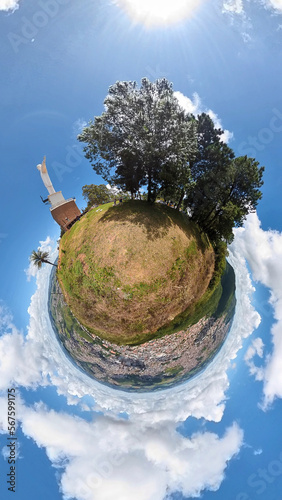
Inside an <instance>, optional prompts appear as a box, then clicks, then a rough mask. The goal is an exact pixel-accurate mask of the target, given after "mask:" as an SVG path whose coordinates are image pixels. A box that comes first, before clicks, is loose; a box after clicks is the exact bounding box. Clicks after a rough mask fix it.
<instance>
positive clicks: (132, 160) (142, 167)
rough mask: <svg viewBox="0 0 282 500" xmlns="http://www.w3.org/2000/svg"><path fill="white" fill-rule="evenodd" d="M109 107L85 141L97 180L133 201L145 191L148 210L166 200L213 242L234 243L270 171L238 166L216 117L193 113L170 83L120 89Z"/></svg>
mask: <svg viewBox="0 0 282 500" xmlns="http://www.w3.org/2000/svg"><path fill="white" fill-rule="evenodd" d="M104 105H105V111H104V112H103V113H102V114H101V116H97V117H95V118H94V121H90V123H89V125H88V126H87V127H85V128H84V129H83V131H82V133H81V134H80V135H79V136H78V139H79V141H81V142H84V143H85V144H86V145H85V147H84V152H85V156H86V158H88V159H89V160H90V161H91V164H92V166H93V169H94V170H95V172H96V173H97V174H99V175H101V176H102V178H103V179H104V180H106V181H107V182H108V183H110V184H115V185H116V186H118V187H119V188H121V189H124V190H126V191H130V192H131V194H132V196H133V195H134V193H136V192H138V191H139V190H140V188H141V187H144V186H146V187H147V191H148V201H149V202H151V201H154V200H155V199H156V196H157V195H158V194H159V193H162V195H163V196H164V197H165V198H168V199H170V200H172V201H173V202H174V203H176V204H177V207H178V208H179V207H180V206H183V207H185V208H187V209H189V213H190V215H191V217H192V219H193V220H195V222H197V223H198V225H199V227H200V228H201V229H202V230H203V231H205V232H206V233H207V234H208V236H209V237H210V239H211V240H212V241H215V242H217V241H220V240H221V239H222V238H223V239H225V240H226V241H231V240H232V228H233V227H234V226H240V225H242V224H243V221H244V219H245V217H246V215H247V214H248V213H249V212H250V211H252V210H254V209H255V207H256V206H257V203H258V200H259V199H260V198H261V196H262V193H261V191H260V189H259V188H260V187H261V186H262V184H263V181H262V175H263V171H264V167H259V163H258V162H257V161H256V160H255V159H254V158H248V157H247V156H242V157H237V158H236V157H235V154H234V152H233V150H232V149H231V148H230V147H229V146H227V144H225V143H224V141H223V140H222V134H223V131H222V130H221V129H220V128H216V127H215V125H214V123H213V121H212V119H211V118H210V116H208V115H207V114H205V113H202V114H200V115H198V116H197V117H194V116H193V115H192V114H189V113H186V112H185V111H184V110H183V109H182V108H181V107H180V105H179V102H178V100H177V98H176V97H175V94H174V91H173V87H172V84H171V83H170V82H168V81H167V80H166V79H165V78H163V79H159V80H156V81H155V82H150V81H149V80H148V79H147V78H143V79H142V81H141V85H140V87H138V86H137V83H136V82H131V81H129V82H116V83H115V84H114V85H112V86H111V87H110V88H109V93H108V95H107V97H106V99H105V101H104Z"/></svg>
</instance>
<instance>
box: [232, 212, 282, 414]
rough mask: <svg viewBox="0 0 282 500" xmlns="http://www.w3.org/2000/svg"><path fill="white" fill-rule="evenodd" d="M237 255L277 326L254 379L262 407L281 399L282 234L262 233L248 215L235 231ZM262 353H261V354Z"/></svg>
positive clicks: (273, 330) (273, 329)
mask: <svg viewBox="0 0 282 500" xmlns="http://www.w3.org/2000/svg"><path fill="white" fill-rule="evenodd" d="M236 244H237V248H238V251H240V252H241V254H242V255H244V257H245V258H246V259H247V260H248V262H249V264H250V266H251V269H252V272H253V277H254V279H255V280H257V281H259V282H260V283H262V284H263V285H265V286H266V287H267V288H269V289H270V299H269V302H270V304H271V306H272V307H273V311H274V319H275V320H276V322H275V323H274V324H273V326H272V329H271V334H272V343H273V350H272V353H271V355H269V356H268V357H267V358H266V364H265V367H264V370H263V371H262V370H261V369H258V371H255V368H254V365H253V370H254V375H255V376H256V377H259V379H260V378H261V377H262V378H263V382H264V388H263V392H264V402H263V407H264V408H267V407H268V406H269V405H270V404H271V403H272V402H273V400H274V399H275V397H279V398H282V365H281V359H282V336H281V329H282V286H281V283H282V233H279V232H277V231H272V230H269V231H264V230H263V229H262V228H261V224H260V221H259V219H258V216H257V214H256V213H253V214H250V215H249V216H248V218H247V221H246V223H245V227H244V228H239V229H237V230H236ZM260 352H261V351H260Z"/></svg>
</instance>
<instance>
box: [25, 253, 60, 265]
mask: <svg viewBox="0 0 282 500" xmlns="http://www.w3.org/2000/svg"><path fill="white" fill-rule="evenodd" d="M48 257H49V253H48V252H42V250H39V249H38V250H37V251H36V250H32V254H31V256H30V261H31V262H33V264H34V265H35V266H37V267H38V269H41V266H42V264H43V263H44V264H51V266H55V267H57V264H53V263H52V262H50V261H49V260H48Z"/></svg>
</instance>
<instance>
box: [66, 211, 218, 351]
mask: <svg viewBox="0 0 282 500" xmlns="http://www.w3.org/2000/svg"><path fill="white" fill-rule="evenodd" d="M214 266H215V255H214V251H213V248H212V246H211V245H210V243H209V241H208V240H207V238H206V237H205V235H203V234H202V235H201V234H200V233H199V231H198V229H197V227H196V226H195V225H194V224H193V223H191V221H189V219H188V217H187V216H185V215H184V214H182V213H179V212H178V211H176V210H174V209H172V208H169V207H167V206H165V205H162V204H155V205H149V204H148V203H146V202H143V201H130V202H127V203H124V204H121V205H118V206H115V207H113V206H112V204H107V205H103V206H100V207H98V208H97V209H92V210H91V211H90V212H88V214H86V215H85V216H84V217H83V218H82V219H81V220H80V221H79V222H77V223H76V224H75V225H74V226H73V227H72V229H71V230H70V231H68V232H67V233H65V234H64V235H63V237H62V239H61V243H60V252H59V266H58V273H57V274H58V279H59V282H60V285H61V288H62V290H63V293H64V296H65V299H66V301H67V303H68V304H69V306H70V308H71V310H72V312H73V314H74V315H75V316H76V317H77V319H78V320H79V321H80V323H82V324H83V325H84V326H86V327H87V328H88V329H89V331H90V332H93V333H95V334H96V335H99V336H100V337H102V338H106V339H108V340H110V341H112V342H116V343H118V344H135V343H141V342H143V341H145V340H147V339H148V338H152V336H153V335H154V334H156V335H158V334H157V332H158V331H161V329H162V328H163V327H165V329H166V330H167V327H168V325H169V324H170V322H173V320H174V319H175V318H176V317H179V316H181V315H183V313H184V311H186V310H187V309H188V310H189V311H190V312H193V311H194V310H195V308H196V309H197V304H198V303H199V302H200V303H203V302H204V303H206V302H208V300H209V299H210V297H211V294H212V290H211V289H210V287H209V284H210V282H211V279H212V277H213V274H214ZM203 298H204V300H203Z"/></svg>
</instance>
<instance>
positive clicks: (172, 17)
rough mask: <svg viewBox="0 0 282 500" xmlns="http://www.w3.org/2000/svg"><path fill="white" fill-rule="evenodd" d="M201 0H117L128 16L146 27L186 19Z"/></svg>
mask: <svg viewBox="0 0 282 500" xmlns="http://www.w3.org/2000/svg"><path fill="white" fill-rule="evenodd" d="M200 2H201V0H117V1H116V3H117V5H118V6H119V7H121V8H122V9H124V10H125V11H126V12H127V13H128V14H129V16H130V17H131V18H132V19H134V20H135V21H137V22H140V23H143V24H145V25H146V26H161V25H168V24H173V23H176V22H179V21H182V20H183V19H185V18H187V17H188V16H189V15H191V14H192V12H193V11H194V9H195V8H196V7H197V6H198V5H199V3H200Z"/></svg>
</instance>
